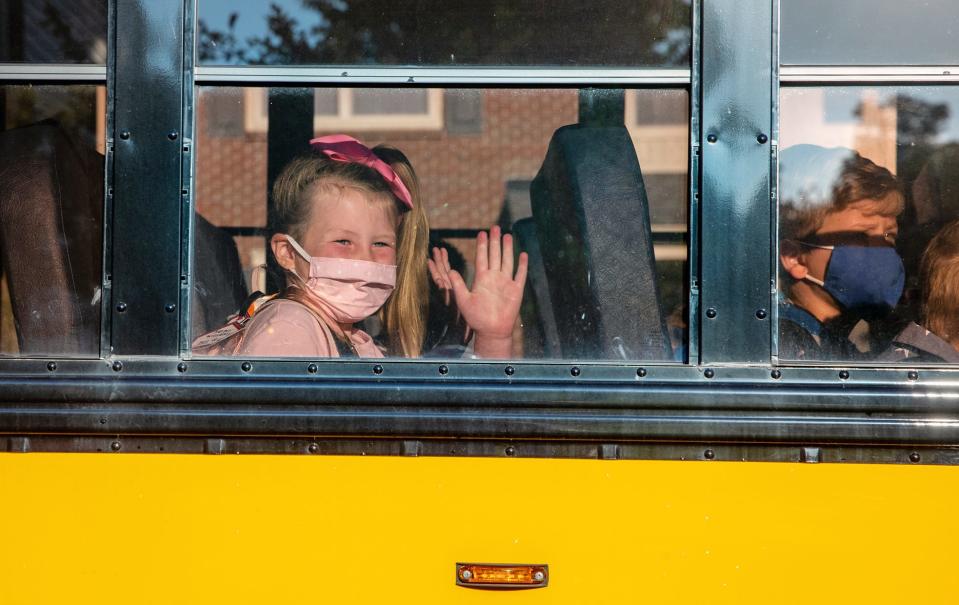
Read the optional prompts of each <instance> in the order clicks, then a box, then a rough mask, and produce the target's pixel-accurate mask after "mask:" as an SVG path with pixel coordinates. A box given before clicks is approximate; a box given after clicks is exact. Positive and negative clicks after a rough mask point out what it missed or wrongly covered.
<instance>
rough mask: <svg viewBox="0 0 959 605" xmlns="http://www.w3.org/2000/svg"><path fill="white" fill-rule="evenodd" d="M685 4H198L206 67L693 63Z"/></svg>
mask: <svg viewBox="0 0 959 605" xmlns="http://www.w3.org/2000/svg"><path fill="white" fill-rule="evenodd" d="M689 44H690V3H689V0H645V1H643V2H627V3H624V2H616V1H613V0H600V1H598V2H592V3H572V2H552V3H548V4H545V3H542V2H529V1H523V2H516V1H509V2H506V1H502V0H497V1H494V2H474V3H457V4H451V3H449V2H446V1H443V0H418V1H417V2H384V1H382V0H348V1H344V2H316V1H311V2H300V1H299V0H278V1H274V2H261V3H258V4H256V5H253V3H247V4H244V5H242V7H241V8H238V5H237V4H236V3H235V2H226V1H224V0H201V1H200V4H199V42H198V45H199V46H198V56H199V60H200V62H201V63H203V64H207V65H242V64H250V65H284V64H297V65H324V64H358V65H442V66H455V65H507V66H508V65H551V66H558V67H578V66H579V67H582V66H619V65H622V66H626V65H647V66H656V67H673V66H678V67H683V66H688V65H689Z"/></svg>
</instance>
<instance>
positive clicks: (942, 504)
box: [0, 453, 959, 605]
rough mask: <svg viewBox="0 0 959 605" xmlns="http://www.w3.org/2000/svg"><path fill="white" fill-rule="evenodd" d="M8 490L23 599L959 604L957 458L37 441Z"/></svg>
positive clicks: (17, 596) (0, 538) (15, 597)
mask: <svg viewBox="0 0 959 605" xmlns="http://www.w3.org/2000/svg"><path fill="white" fill-rule="evenodd" d="M0 496H2V504H0V545H2V547H0V603H3V604H11V605H12V604H16V605H26V604H33V603H57V604H64V603H98V604H102V603H138V604H144V605H145V604H149V603H163V604H171V603H176V604H187V603H205V604H208V603H294V602H295V603H469V604H504V605H514V604H520V603H522V604H527V603H528V604H539V603H577V604H583V603H706V602H708V603H737V604H741V603H762V604H770V603H777V604H779V603H803V604H808V603H955V602H956V601H957V599H959V573H956V568H955V557H954V555H953V553H954V550H955V545H956V544H957V543H959V514H957V513H956V510H957V507H956V503H957V502H959V468H957V467H947V466H905V465H868V464H787V463H755V462H748V463H747V462H715V461H711V462H673V461H635V460H628V461H627V460H558V459H509V458H434V457H362V456H312V457H311V456H261V455H243V456H226V455H225V456H212V455H180V454H170V455H163V454H41V453H33V454H0ZM457 562H471V563H514V564H524V563H525V564H547V565H548V566H549V585H548V586H546V587H544V588H536V589H526V590H508V591H504V590H479V589H473V588H465V587H459V586H456V584H455V564H456V563H457Z"/></svg>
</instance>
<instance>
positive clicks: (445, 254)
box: [442, 248, 453, 273]
mask: <svg viewBox="0 0 959 605" xmlns="http://www.w3.org/2000/svg"><path fill="white" fill-rule="evenodd" d="M442 254H443V268H444V269H446V272H447V273H449V272H450V271H452V270H453V267H451V266H450V251H449V250H447V249H446V248H443V250H442Z"/></svg>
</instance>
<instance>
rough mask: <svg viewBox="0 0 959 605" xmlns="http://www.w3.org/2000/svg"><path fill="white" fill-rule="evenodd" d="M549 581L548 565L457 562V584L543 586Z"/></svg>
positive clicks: (498, 586) (516, 586)
mask: <svg viewBox="0 0 959 605" xmlns="http://www.w3.org/2000/svg"><path fill="white" fill-rule="evenodd" d="M548 583H549V566H548V565H512V564H510V565H506V564H499V563H457V564H456V584H457V585H459V586H469V587H471V588H542V587H543V586H546V585H547V584H548Z"/></svg>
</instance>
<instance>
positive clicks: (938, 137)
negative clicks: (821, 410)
mask: <svg viewBox="0 0 959 605" xmlns="http://www.w3.org/2000/svg"><path fill="white" fill-rule="evenodd" d="M781 109H782V113H781V115H782V126H781V142H782V151H781V153H780V158H779V166H780V175H779V193H780V195H779V197H780V210H779V212H780V242H779V247H780V251H779V252H780V282H779V283H780V292H781V296H782V305H781V307H780V343H779V350H780V357H781V358H783V359H792V360H805V361H828V360H841V361H856V360H862V361H879V362H899V361H905V360H909V362H911V363H942V362H950V363H957V362H959V352H957V349H956V345H959V339H957V332H955V331H954V328H953V327H952V325H951V324H950V322H944V321H942V318H943V317H949V316H952V317H955V316H956V311H959V290H957V288H956V284H959V269H957V267H959V265H957V258H959V242H956V230H957V228H956V227H955V221H957V220H959V171H957V170H956V168H955V167H956V166H957V164H956V160H957V159H959V121H957V119H956V116H957V115H959V113H957V112H959V89H957V88H954V87H935V86H929V87H892V86H889V87H828V88H826V87H816V88H785V89H783V90H782V93H781ZM950 314H951V315H950Z"/></svg>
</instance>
